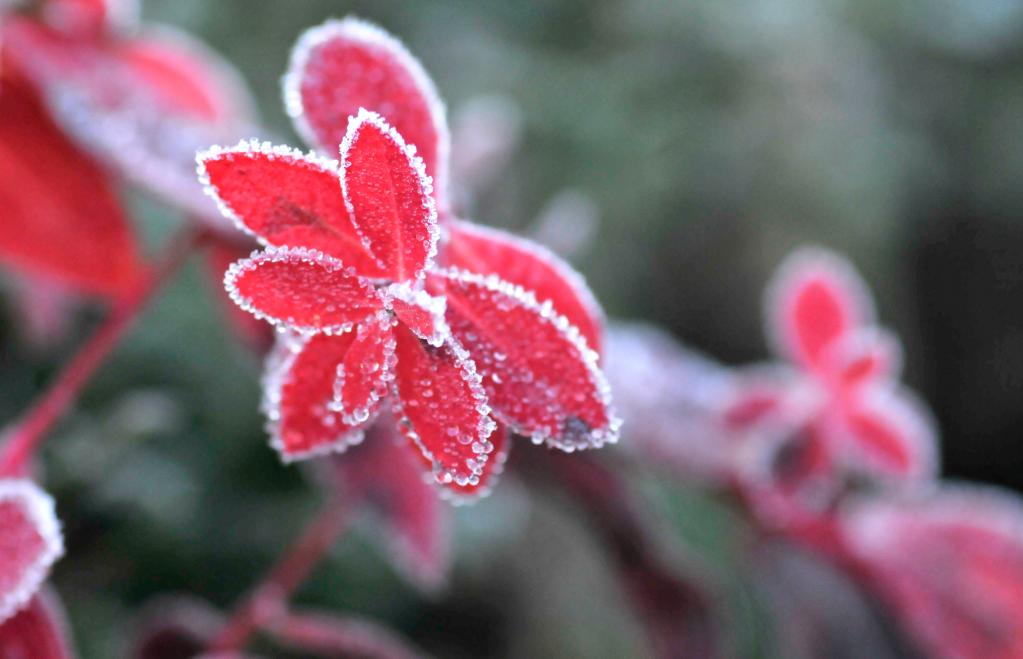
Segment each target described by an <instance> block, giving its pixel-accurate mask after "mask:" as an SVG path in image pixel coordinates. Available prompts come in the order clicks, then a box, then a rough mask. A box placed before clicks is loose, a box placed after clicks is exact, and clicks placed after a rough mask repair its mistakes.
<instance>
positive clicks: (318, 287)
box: [224, 247, 382, 334]
mask: <svg viewBox="0 0 1023 659" xmlns="http://www.w3.org/2000/svg"><path fill="white" fill-rule="evenodd" d="M224 285H225V287H226V288H227V291H228V293H229V294H230V295H231V299H233V300H234V301H235V304H237V305H238V306H240V307H241V308H243V309H245V310H246V311H249V312H250V313H252V314H254V315H255V316H257V317H258V318H264V319H266V320H268V321H270V322H271V323H273V324H275V325H280V326H284V327H288V328H291V329H294V330H297V331H300V332H304V333H316V332H326V333H328V334H338V333H341V332H347V331H349V330H351V329H352V328H353V327H354V325H355V324H356V323H358V322H359V321H361V320H363V319H365V318H368V317H369V316H371V315H373V314H374V313H376V312H377V311H379V310H380V309H381V308H382V301H381V299H380V296H379V295H378V294H377V292H376V289H374V288H373V287H372V286H371V285H369V284H368V283H366V282H365V281H364V280H363V279H361V278H360V277H359V276H358V275H356V274H355V271H354V269H353V268H351V267H345V265H344V264H343V263H341V261H339V260H337V259H335V258H332V257H330V256H326V255H325V254H323V253H321V252H317V251H315V250H309V249H303V248H296V249H290V248H286V247H284V248H272V247H271V248H268V249H267V250H265V251H263V252H259V253H257V254H254V255H253V256H252V257H251V258H248V259H244V260H242V261H238V262H237V263H235V264H234V265H232V266H231V267H230V268H229V269H228V271H227V274H226V275H225V276H224Z"/></svg>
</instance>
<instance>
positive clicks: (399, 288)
mask: <svg viewBox="0 0 1023 659" xmlns="http://www.w3.org/2000/svg"><path fill="white" fill-rule="evenodd" d="M382 292H383V295H384V304H385V305H388V306H390V304H391V303H390V300H392V299H393V300H401V301H402V302H405V303H406V304H409V305H412V306H416V307H419V308H420V309H423V310H425V311H427V312H429V314H430V315H431V316H432V317H433V326H434V332H433V334H431V335H430V336H423V335H422V334H420V333H419V332H418V331H416V329H415V328H413V327H411V326H410V325H407V324H405V326H406V327H408V328H409V329H410V330H412V333H413V334H415V335H416V336H418V337H419V338H420V339H422V340H424V341H426V342H427V343H429V344H430V345H432V346H433V347H434V348H440V347H441V346H443V345H444V342H445V341H447V339H448V338H449V337H450V336H451V328H450V327H448V321H447V320H446V319H445V318H444V312H445V311H447V300H446V299H445V298H444V297H443V296H440V297H438V296H433V295H430V294H429V293H427V292H426V291H424V290H423V289H421V288H413V287H412V286H411V285H410V284H409V283H408V282H401V283H397V284H391V285H390V286H388V287H387V288H385V289H383V291H382ZM403 324H404V323H403Z"/></svg>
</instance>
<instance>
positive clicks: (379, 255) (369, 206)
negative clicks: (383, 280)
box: [341, 110, 438, 282]
mask: <svg viewBox="0 0 1023 659" xmlns="http://www.w3.org/2000/svg"><path fill="white" fill-rule="evenodd" d="M341 162H342V163H343V165H344V166H343V168H342V169H341V189H342V190H343V191H344V195H345V203H346V204H347V205H348V211H349V214H350V215H351V217H352V223H353V224H354V226H355V231H356V232H357V233H358V234H359V236H360V237H361V238H362V244H363V246H365V248H366V250H367V251H368V252H369V253H370V254H372V255H373V256H374V257H375V258H376V260H377V262H378V263H379V264H380V267H381V268H382V269H383V271H384V273H385V276H387V277H388V278H390V279H391V280H393V281H398V282H402V281H414V280H416V279H418V278H419V277H420V276H421V275H422V272H423V270H425V269H426V267H427V266H429V265H430V263H431V262H432V261H433V258H434V256H435V255H436V253H437V236H438V231H437V211H436V209H435V208H434V204H433V199H432V198H431V197H430V190H431V185H432V184H431V182H430V179H429V178H428V177H427V176H426V173H425V172H424V170H423V161H422V160H420V159H419V158H418V157H417V156H415V155H414V154H413V153H412V150H410V149H409V148H408V147H406V146H405V141H404V140H403V139H402V137H401V135H399V134H398V133H397V131H395V130H394V129H393V128H391V127H390V126H388V125H387V124H386V123H384V120H383V119H381V118H380V115H377V114H373V113H372V112H366V111H364V110H363V111H360V112H359V114H358V115H356V116H355V117H353V118H352V120H351V121H349V122H348V132H347V133H346V134H345V140H344V142H342V143H341Z"/></svg>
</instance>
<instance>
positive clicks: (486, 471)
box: [441, 423, 511, 505]
mask: <svg viewBox="0 0 1023 659" xmlns="http://www.w3.org/2000/svg"><path fill="white" fill-rule="evenodd" d="M488 439H489V441H490V444H491V445H492V446H493V447H494V448H493V450H492V451H491V452H490V455H489V456H487V463H486V464H485V465H483V471H482V473H480V475H479V480H478V481H477V482H476V483H471V482H470V483H466V484H464V485H459V484H458V483H448V484H447V485H445V486H444V490H442V491H441V496H443V497H444V498H445V499H448V500H449V501H451V502H452V503H454V504H456V505H461V504H466V503H471V502H473V501H476V500H477V499H480V498H482V497H485V496H487V495H488V494H490V492H491V491H492V490H493V489H494V487H495V486H496V485H497V481H498V478H499V477H500V475H501V474H502V473H503V472H504V465H505V463H506V462H507V461H508V452H509V451H510V450H511V435H510V433H509V432H508V428H507V427H505V426H504V425H502V424H500V423H499V424H497V426H496V427H495V428H494V432H492V433H490V437H489V438H488Z"/></svg>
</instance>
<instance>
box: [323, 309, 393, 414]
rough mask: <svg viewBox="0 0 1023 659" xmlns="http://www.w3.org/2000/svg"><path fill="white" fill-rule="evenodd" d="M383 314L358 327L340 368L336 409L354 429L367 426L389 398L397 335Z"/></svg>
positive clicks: (335, 389) (336, 384)
mask: <svg viewBox="0 0 1023 659" xmlns="http://www.w3.org/2000/svg"><path fill="white" fill-rule="evenodd" d="M392 325H393V321H392V320H391V317H390V316H389V315H388V314H386V313H383V312H381V313H380V314H379V315H378V316H376V317H374V318H370V319H367V320H365V321H363V322H362V323H360V324H359V327H358V330H357V334H356V337H355V339H354V340H353V341H352V343H351V345H350V346H349V347H348V351H347V352H346V353H345V358H344V361H343V362H342V363H341V364H340V365H338V368H337V380H336V381H335V382H334V402H333V409H335V410H336V411H338V412H340V413H341V418H342V419H343V420H344V422H345V423H347V424H348V425H351V426H357V425H360V424H362V423H365V422H366V421H367V420H368V419H369V418H370V416H371V415H372V414H374V413H375V412H376V409H377V407H379V405H380V401H381V400H382V399H383V398H384V396H386V395H387V389H388V384H389V382H390V381H391V379H392V378H393V377H394V350H395V345H394V332H393V331H392Z"/></svg>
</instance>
